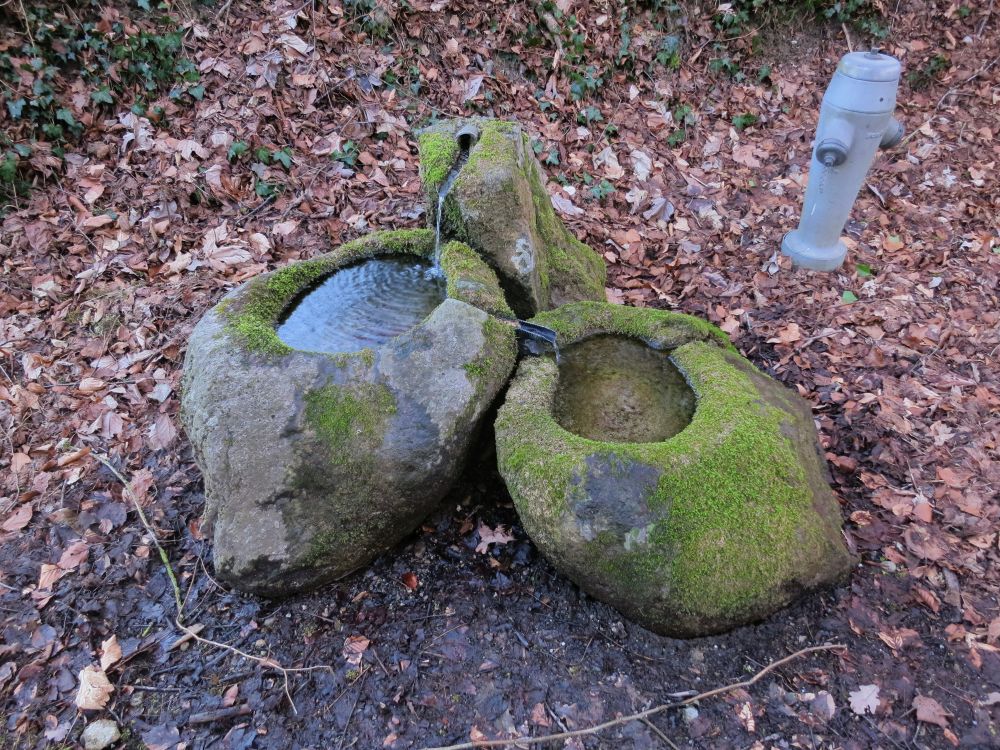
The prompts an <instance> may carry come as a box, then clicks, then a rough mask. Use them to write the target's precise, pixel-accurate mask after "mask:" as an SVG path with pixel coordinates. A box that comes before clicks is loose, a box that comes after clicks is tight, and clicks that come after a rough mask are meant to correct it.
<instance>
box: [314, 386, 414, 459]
mask: <svg viewBox="0 0 1000 750" xmlns="http://www.w3.org/2000/svg"><path fill="white" fill-rule="evenodd" d="M305 402H306V407H305V420H306V424H308V425H309V426H310V427H311V428H312V429H314V430H315V431H316V434H317V435H318V436H319V438H320V439H321V440H322V441H323V443H324V444H325V445H326V447H327V448H329V450H330V456H331V460H333V461H334V462H335V463H341V462H343V461H344V460H345V459H346V457H347V449H349V448H351V449H353V450H356V449H357V446H356V441H357V439H358V438H359V437H360V438H362V439H364V440H366V441H373V442H378V441H380V440H381V437H382V430H384V428H385V423H386V420H387V419H388V418H389V417H391V416H392V415H393V414H395V413H396V399H395V397H394V396H393V395H392V391H391V390H389V388H388V386H386V385H384V384H372V383H358V384H357V385H354V386H352V387H351V388H344V387H341V386H337V385H327V386H324V387H322V388H319V389H317V390H314V391H310V392H308V393H306V395H305Z"/></svg>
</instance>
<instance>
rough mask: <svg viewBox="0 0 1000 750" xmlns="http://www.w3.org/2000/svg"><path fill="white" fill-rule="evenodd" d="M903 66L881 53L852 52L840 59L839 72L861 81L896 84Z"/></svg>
mask: <svg viewBox="0 0 1000 750" xmlns="http://www.w3.org/2000/svg"><path fill="white" fill-rule="evenodd" d="M901 71H902V66H901V65H900V64H899V60H897V59H896V58H895V57H892V56H890V55H884V54H882V53H881V52H875V51H872V52H851V53H848V54H846V55H844V56H843V57H842V58H840V64H839V65H838V66H837V72H838V73H840V74H841V75H845V76H847V77H848V78H856V79H858V80H859V81H880V82H881V81H884V82H896V81H898V80H899V74H900V72H901Z"/></svg>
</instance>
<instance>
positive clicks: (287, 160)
mask: <svg viewBox="0 0 1000 750" xmlns="http://www.w3.org/2000/svg"><path fill="white" fill-rule="evenodd" d="M272 156H273V157H274V160H275V161H277V162H280V164H281V166H283V167H284V168H285V169H291V168H292V152H291V151H290V150H289V149H288V148H283V149H281V150H280V151H275V152H274V153H273V154H272Z"/></svg>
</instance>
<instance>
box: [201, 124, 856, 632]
mask: <svg viewBox="0 0 1000 750" xmlns="http://www.w3.org/2000/svg"><path fill="white" fill-rule="evenodd" d="M419 146H420V156H421V178H422V180H423V184H424V188H425V191H426V194H427V197H428V204H429V206H430V209H431V210H430V211H429V212H428V222H429V225H430V227H431V228H429V229H417V230H403V231H387V232H376V233H374V234H371V235H368V236H366V237H363V238H361V239H358V240H355V241H353V242H349V243H347V244H345V245H343V246H341V247H340V248H337V249H335V250H333V251H332V252H330V253H328V254H325V255H320V256H318V257H315V258H312V259H310V260H306V261H299V262H295V263H291V264H289V265H287V266H285V267H284V268H281V269H279V270H276V271H273V272H271V273H268V274H264V275H262V276H260V277H257V278H255V279H253V280H251V281H249V282H247V283H245V284H243V285H242V286H240V287H238V288H237V289H235V290H233V291H232V292H230V293H229V294H227V295H226V296H225V297H224V298H223V299H222V301H221V302H219V304H218V305H216V306H215V307H214V308H212V309H211V310H210V311H209V312H208V313H207V314H206V315H205V316H204V317H203V318H202V320H201V321H200V322H199V323H198V325H197V326H196V328H195V330H194V333H193V334H192V336H191V340H190V343H189V346H188V352H187V358H186V360H185V368H184V383H183V387H184V390H183V399H182V417H183V421H184V425H185V428H186V430H187V433H188V435H189V437H190V438H191V442H192V444H193V445H194V449H195V455H196V457H197V460H198V463H199V466H200V467H201V469H202V472H203V474H204V478H205V493H206V517H207V519H208V520H209V521H210V522H211V527H212V533H213V539H214V557H215V568H216V573H217V574H218V576H219V577H220V578H222V579H223V580H224V581H226V582H228V583H230V584H232V585H233V586H235V587H237V588H240V589H243V590H246V591H250V592H254V593H258V594H262V595H267V596H278V595H284V594H289V593H292V592H295V591H301V590H306V589H310V588H315V587H317V586H320V585H322V584H323V583H325V582H327V581H330V580H333V579H336V578H339V577H342V576H344V575H346V574H348V573H350V572H351V571H353V570H356V569H357V568H360V567H363V566H364V565H366V564H368V563H369V562H370V561H371V560H372V559H373V558H374V557H375V556H376V555H378V554H379V553H381V552H383V551H384V550H386V549H388V548H390V547H392V546H393V545H394V544H396V543H397V542H399V541H400V540H401V539H402V538H403V537H405V536H406V535H408V534H410V533H411V532H412V531H413V530H414V529H415V528H416V527H417V526H418V525H419V523H420V522H421V521H422V520H423V518H424V517H426V515H427V514H428V513H429V512H430V511H431V510H432V509H433V508H434V507H435V505H436V504H437V503H438V502H439V501H440V500H441V498H443V497H444V495H445V494H446V493H447V492H448V491H449V489H451V487H452V486H453V485H454V484H455V482H456V481H457V479H458V476H459V474H460V471H461V469H462V465H463V463H464V461H465V459H466V457H467V454H468V452H469V450H470V448H471V446H472V445H473V443H474V441H475V439H476V438H477V435H478V434H479V431H480V427H481V422H482V419H483V417H484V415H486V414H488V413H490V407H491V406H492V405H493V404H494V403H495V402H496V401H497V400H498V399H499V398H500V396H501V394H502V393H503V392H504V390H505V388H507V387H508V384H509V391H508V393H507V396H506V399H504V402H503V404H502V406H501V407H500V410H499V413H498V417H497V421H496V441H497V454H498V459H499V468H500V472H501V475H502V476H503V478H504V481H505V482H506V483H507V485H508V488H509V489H510V492H511V496H512V497H513V499H514V502H515V505H516V506H517V509H518V513H519V514H520V516H521V519H522V521H523V523H524V527H525V530H526V531H527V532H528V533H529V535H530V536H531V538H532V539H533V541H534V542H535V543H536V545H537V546H538V547H539V549H541V551H542V552H543V553H544V554H545V555H546V556H547V557H548V558H549V559H550V560H551V561H552V562H553V564H554V565H555V566H556V567H557V568H558V569H559V570H561V571H562V572H563V573H565V574H566V575H567V576H568V577H570V578H572V579H573V580H574V581H576V582H577V583H578V584H579V585H580V586H581V587H582V588H583V589H585V590H586V591H588V592H589V593H591V594H592V595H593V596H595V597H596V598H598V599H601V600H603V601H606V602H608V603H609V604H611V605H612V606H614V607H616V608H618V609H619V610H620V611H622V612H623V613H625V614H626V615H628V616H630V617H632V618H633V619H635V620H636V621H638V622H639V623H641V624H642V625H644V626H646V627H648V628H650V629H652V630H654V631H657V632H660V633H665V634H672V635H681V636H690V635H699V634H703V633H709V632H716V631H719V630H723V629H727V628H731V627H733V626H736V625H739V624H742V623H745V622H749V621H752V620H755V619H759V618H761V617H764V616H766V615H768V614H770V613H772V612H774V611H775V610H777V609H778V608H780V607H783V606H785V605H786V604H788V603H789V602H790V601H792V600H793V599H794V598H796V597H797V596H799V595H800V594H801V593H803V592H805V591H808V590H810V589H813V588H816V587H818V586H822V585H827V584H831V583H834V582H836V581H838V580H840V579H841V578H843V577H844V576H845V575H846V573H847V572H848V571H849V569H850V566H851V562H852V561H851V558H850V556H849V555H848V553H847V551H846V549H845V547H844V544H843V541H842V539H841V534H840V523H841V521H840V514H839V507H838V505H837V502H836V499H835V497H834V496H833V494H832V492H831V491H830V488H829V485H828V484H827V480H826V477H825V470H826V467H825V463H824V462H823V459H822V458H821V456H820V455H819V454H818V452H817V450H816V445H817V440H816V431H815V427H814V425H813V423H812V419H811V416H810V412H809V409H808V405H807V404H806V403H805V402H804V401H803V400H802V399H801V398H800V397H799V396H798V395H797V394H795V393H794V392H792V391H790V390H788V389H786V388H785V387H783V386H782V385H780V384H779V383H777V382H775V381H773V380H771V379H770V378H768V377H767V376H766V375H764V374H763V373H761V372H759V371H758V370H756V369H755V368H754V367H753V366H752V365H751V364H750V363H749V362H748V361H747V360H746V359H744V358H743V357H741V356H740V355H739V354H738V352H736V350H735V349H734V348H733V347H732V345H731V344H730V343H729V340H728V338H727V337H726V336H725V334H724V333H722V332H721V331H720V330H718V329H717V328H715V327H714V326H712V325H710V324H709V323H707V322H705V321H702V320H699V319H697V318H692V317H690V316H686V315H680V314H676V313H670V312H664V311H658V310H640V309H635V308H627V307H621V306H616V305H610V304H607V303H606V302H604V301H603V299H604V284H605V270H604V266H603V261H602V260H601V259H600V257H599V256H598V255H597V254H596V253H595V252H593V251H592V250H591V249H590V248H589V247H587V246H586V245H584V244H583V243H581V242H580V241H579V240H577V239H576V238H575V237H573V236H572V235H571V234H570V233H569V232H568V231H567V230H566V228H565V227H564V226H563V224H562V222H561V221H560V220H559V218H558V217H557V216H556V214H555V212H554V211H553V209H552V205H551V202H550V200H549V197H548V193H547V192H546V191H545V179H544V174H543V172H542V170H541V167H540V165H539V164H538V162H537V160H536V159H535V158H534V156H533V155H532V151H531V148H530V142H529V140H528V138H527V136H526V134H525V133H524V132H523V131H522V130H521V128H520V127H519V126H518V125H517V124H516V123H509V122H498V121H493V120H485V119H472V120H459V121H449V122H445V123H441V124H438V125H435V126H433V127H431V128H428V129H427V130H425V131H423V132H422V133H421V134H420V135H419ZM518 316H520V317H529V316H535V317H533V318H532V319H531V320H530V321H523V320H520V319H519V317H518ZM519 334H520V335H522V336H523V335H525V334H527V335H529V336H534V337H536V338H539V339H541V340H542V341H548V342H552V343H554V342H556V341H557V342H558V344H559V347H560V348H561V351H562V356H561V358H557V357H556V356H554V354H555V353H554V352H553V351H552V350H551V348H544V347H542V348H541V349H539V348H537V347H536V349H535V352H536V353H538V352H541V354H542V356H526V357H524V358H522V359H521V361H520V365H519V366H518V347H517V343H516V342H517V338H518V335H519ZM515 368H517V374H516V375H515V376H514V377H513V379H511V376H512V374H513V373H514V370H515Z"/></svg>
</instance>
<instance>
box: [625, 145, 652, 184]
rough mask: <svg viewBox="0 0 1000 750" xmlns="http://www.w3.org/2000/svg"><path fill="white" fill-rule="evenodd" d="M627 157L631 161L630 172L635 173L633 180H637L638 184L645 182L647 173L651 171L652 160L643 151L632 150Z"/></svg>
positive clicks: (647, 176) (647, 177)
mask: <svg viewBox="0 0 1000 750" xmlns="http://www.w3.org/2000/svg"><path fill="white" fill-rule="evenodd" d="M628 156H629V159H630V160H631V161H632V170H633V171H634V172H635V178H636V179H637V180H639V182H645V181H646V180H648V179H649V173H650V172H651V171H652V170H653V160H652V159H651V158H650V156H649V154H647V153H646V152H645V151H640V150H639V149H633V150H632V153H630V154H629V155H628Z"/></svg>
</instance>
